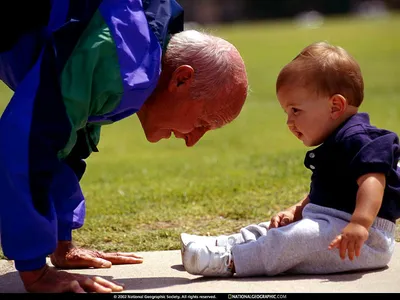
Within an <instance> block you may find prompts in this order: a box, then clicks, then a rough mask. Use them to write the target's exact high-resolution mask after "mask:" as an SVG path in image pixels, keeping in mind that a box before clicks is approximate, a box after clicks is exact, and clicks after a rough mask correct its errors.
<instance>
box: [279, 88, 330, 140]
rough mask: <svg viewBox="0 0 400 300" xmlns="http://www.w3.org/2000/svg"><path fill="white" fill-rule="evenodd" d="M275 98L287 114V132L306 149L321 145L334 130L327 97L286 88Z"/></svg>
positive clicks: (281, 89) (299, 89)
mask: <svg viewBox="0 0 400 300" xmlns="http://www.w3.org/2000/svg"><path fill="white" fill-rule="evenodd" d="M277 97H278V100H279V103H280V105H281V107H282V108H283V110H284V111H285V113H286V114H287V121H286V124H287V125H288V127H289V130H290V131H291V132H292V133H293V134H294V135H295V136H296V137H297V138H298V139H299V140H301V141H302V142H303V144H304V145H306V146H307V147H312V146H317V145H319V144H321V143H323V142H324V140H325V139H326V138H327V137H328V136H329V135H330V134H331V133H332V131H333V130H334V122H333V119H332V117H331V112H332V109H331V105H330V101H329V97H327V96H319V95H318V94H317V93H315V92H312V91H309V90H307V89H305V88H299V87H294V88H291V87H286V86H283V87H282V88H280V89H279V91H278V94H277Z"/></svg>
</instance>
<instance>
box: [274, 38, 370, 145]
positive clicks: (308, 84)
mask: <svg viewBox="0 0 400 300" xmlns="http://www.w3.org/2000/svg"><path fill="white" fill-rule="evenodd" d="M276 93H277V97H278V100H279V102H280V104H281V106H282V108H283V109H284V111H285V112H286V113H287V115H288V119H287V125H288V127H289V129H290V130H291V131H292V133H293V134H294V135H295V136H296V137H297V138H299V139H300V140H302V141H303V143H304V144H305V145H306V146H316V145H318V144H320V143H322V142H323V141H324V140H325V139H326V138H327V137H328V136H329V135H330V134H331V133H332V132H333V131H334V130H335V129H336V127H337V126H338V125H339V124H341V123H342V122H343V121H344V120H345V119H347V118H348V117H349V116H351V115H352V114H354V113H356V112H357V109H358V107H359V106H360V105H361V103H362V101H363V97H364V83H363V78H362V74H361V70H360V67H359V65H358V63H357V62H356V61H355V60H354V58H352V57H351V56H350V55H349V54H348V53H347V52H346V51H345V50H344V49H343V48H341V47H335V46H332V45H329V44H327V43H323V42H322V43H314V44H311V45H310V46H308V47H306V48H305V49H304V50H303V51H301V53H300V54H299V55H297V56H296V57H295V58H294V59H293V60H292V61H291V62H290V63H289V64H287V65H286V66H285V67H284V68H283V69H282V70H281V72H280V73H279V75H278V79H277V82H276Z"/></svg>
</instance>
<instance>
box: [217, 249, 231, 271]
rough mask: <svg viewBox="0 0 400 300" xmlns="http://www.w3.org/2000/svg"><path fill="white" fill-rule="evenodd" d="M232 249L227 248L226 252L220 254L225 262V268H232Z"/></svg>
mask: <svg viewBox="0 0 400 300" xmlns="http://www.w3.org/2000/svg"><path fill="white" fill-rule="evenodd" d="M230 248H231V247H225V251H224V252H220V254H222V255H221V258H222V259H223V260H224V264H225V267H228V268H230V267H231V265H232V252H231V249H230Z"/></svg>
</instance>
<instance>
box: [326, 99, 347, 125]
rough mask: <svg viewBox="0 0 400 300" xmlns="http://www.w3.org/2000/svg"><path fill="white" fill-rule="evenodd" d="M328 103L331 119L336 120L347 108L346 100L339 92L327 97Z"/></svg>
mask: <svg viewBox="0 0 400 300" xmlns="http://www.w3.org/2000/svg"><path fill="white" fill-rule="evenodd" d="M329 104H330V106H331V116H332V119H334V120H336V119H338V118H339V117H341V116H342V115H343V114H344V112H345V111H346V108H347V105H348V104H347V100H346V98H345V97H343V96H342V95H340V94H335V95H333V96H332V97H331V98H330V99H329Z"/></svg>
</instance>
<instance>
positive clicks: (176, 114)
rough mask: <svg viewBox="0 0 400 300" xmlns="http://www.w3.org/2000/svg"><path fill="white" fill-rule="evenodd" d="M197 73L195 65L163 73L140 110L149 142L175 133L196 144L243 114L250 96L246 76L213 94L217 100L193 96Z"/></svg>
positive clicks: (191, 144)
mask: <svg viewBox="0 0 400 300" xmlns="http://www.w3.org/2000/svg"><path fill="white" fill-rule="evenodd" d="M165 74H167V75H165ZM193 74H194V70H193V68H191V67H190V66H186V65H184V66H180V67H178V68H177V69H176V70H175V71H174V72H173V73H172V75H169V73H168V72H165V73H164V72H163V73H162V74H161V75H162V76H161V79H160V83H159V85H158V88H157V89H156V91H155V92H154V93H153V94H152V96H151V97H150V98H149V99H148V100H147V101H146V102H145V103H144V105H143V107H142V108H141V110H140V111H139V112H138V113H137V115H138V117H139V119H140V122H141V124H142V127H143V130H144V132H145V134H146V138H147V140H148V141H149V142H153V143H155V142H158V141H159V140H161V139H168V138H170V137H171V135H172V134H174V135H175V137H176V138H180V139H184V140H185V143H186V146H188V147H192V146H194V145H195V144H196V143H197V142H198V141H199V140H200V139H201V138H202V136H203V135H204V134H205V133H206V132H207V131H209V130H214V129H217V128H220V127H222V126H224V125H225V124H228V123H229V122H231V121H232V120H234V119H235V118H236V117H237V116H238V115H239V113H240V111H241V108H242V106H243V104H244V101H245V99H246V95H247V79H246V78H244V79H246V80H242V81H241V82H240V84H236V85H234V86H233V88H231V89H225V90H223V92H220V93H219V94H213V99H203V98H201V99H193V97H192V93H191V83H192V80H193ZM216 90H217V89H216Z"/></svg>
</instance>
